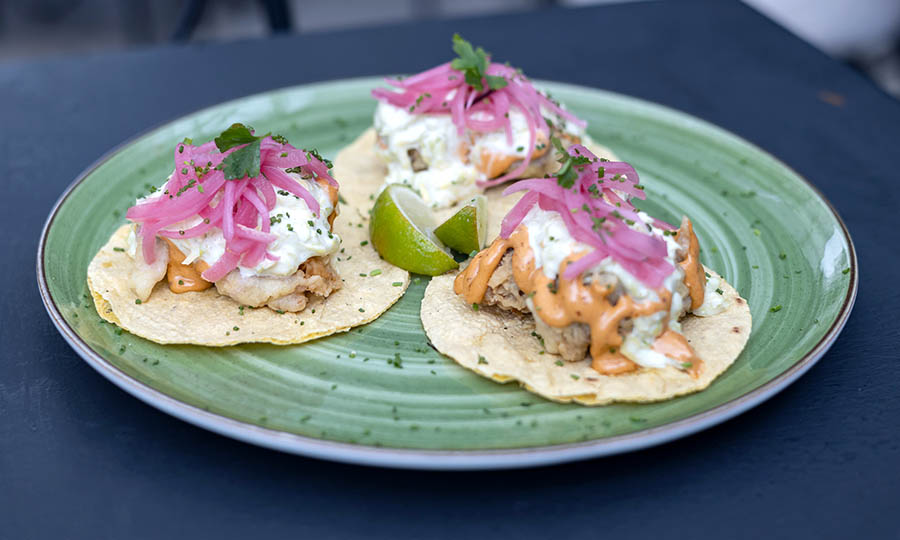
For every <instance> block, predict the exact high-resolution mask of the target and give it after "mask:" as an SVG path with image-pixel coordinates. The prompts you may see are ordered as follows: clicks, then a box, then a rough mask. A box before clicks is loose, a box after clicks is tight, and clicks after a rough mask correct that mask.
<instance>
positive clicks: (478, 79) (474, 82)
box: [450, 34, 509, 92]
mask: <svg viewBox="0 0 900 540" xmlns="http://www.w3.org/2000/svg"><path fill="white" fill-rule="evenodd" d="M453 52H455V53H456V54H457V58H454V59H453V60H452V61H451V62H450V67H452V68H453V69H455V70H457V71H461V72H462V73H463V75H464V76H465V80H466V84H468V85H469V86H471V87H472V88H474V89H475V90H477V91H479V92H482V91H484V81H487V84H488V88H489V89H491V90H499V89H500V88H503V87H504V86H506V85H507V84H509V81H507V80H506V78H505V77H501V76H498V75H488V74H487V69H488V53H486V52H485V51H484V49H482V48H481V47H478V48H472V44H471V43H469V42H468V41H466V40H465V39H463V38H462V36H460V35H459V34H453Z"/></svg>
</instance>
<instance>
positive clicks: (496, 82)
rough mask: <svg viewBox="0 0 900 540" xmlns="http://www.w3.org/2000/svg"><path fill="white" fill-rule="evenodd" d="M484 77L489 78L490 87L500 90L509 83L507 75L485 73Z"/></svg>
mask: <svg viewBox="0 0 900 540" xmlns="http://www.w3.org/2000/svg"><path fill="white" fill-rule="evenodd" d="M484 78H485V79H487V83H488V88H490V89H491V90H500V89H501V88H503V87H505V86H506V85H508V84H509V81H507V80H506V77H500V76H499V75H485V77H484Z"/></svg>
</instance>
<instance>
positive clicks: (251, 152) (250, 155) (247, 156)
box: [216, 139, 259, 180]
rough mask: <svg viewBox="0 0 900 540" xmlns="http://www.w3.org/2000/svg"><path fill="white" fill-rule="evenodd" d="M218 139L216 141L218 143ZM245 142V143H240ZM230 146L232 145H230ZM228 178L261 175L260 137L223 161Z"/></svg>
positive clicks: (234, 178) (235, 178)
mask: <svg viewBox="0 0 900 540" xmlns="http://www.w3.org/2000/svg"><path fill="white" fill-rule="evenodd" d="M218 142H219V141H218V139H216V143H217V144H218ZM238 144H243V143H238ZM229 148H230V147H229ZM222 165H223V166H224V167H223V171H224V173H225V179H226V180H240V179H242V178H244V177H248V176H249V177H250V178H253V177H254V176H259V139H256V140H254V141H253V142H251V143H250V144H248V145H247V146H245V147H243V148H239V149H237V150H235V151H234V152H232V153H230V154H228V155H227V156H226V157H225V160H224V161H222Z"/></svg>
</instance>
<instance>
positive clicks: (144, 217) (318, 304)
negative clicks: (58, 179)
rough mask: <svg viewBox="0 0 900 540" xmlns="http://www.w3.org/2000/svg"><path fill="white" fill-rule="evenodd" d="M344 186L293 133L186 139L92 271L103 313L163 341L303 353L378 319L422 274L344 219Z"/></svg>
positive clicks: (246, 131) (241, 132)
mask: <svg viewBox="0 0 900 540" xmlns="http://www.w3.org/2000/svg"><path fill="white" fill-rule="evenodd" d="M350 189H353V185H352V179H351V180H350ZM338 190H339V185H338V182H337V181H336V180H335V178H334V177H333V176H332V174H331V163H330V162H329V161H328V160H326V159H324V158H322V156H320V155H319V154H318V153H317V152H316V151H314V150H313V151H307V150H302V149H299V148H296V147H294V146H292V145H291V144H290V143H288V141H287V140H285V138H284V137H281V136H278V135H270V134H267V135H263V136H257V135H255V134H254V132H253V130H252V129H251V128H249V127H247V126H245V125H243V124H234V125H232V126H231V127H229V128H228V129H227V130H225V131H224V132H223V133H222V134H221V135H220V136H219V137H216V138H215V140H214V141H210V142H207V143H204V144H200V145H194V144H193V142H192V141H191V140H189V139H185V141H183V142H180V143H178V144H176V145H175V147H174V169H173V171H172V173H171V174H170V175H169V177H168V178H167V179H166V181H165V183H164V184H163V185H162V186H161V187H159V188H158V189H157V188H154V189H153V190H152V192H151V193H150V194H149V195H147V196H146V197H143V198H141V199H139V200H138V201H137V202H136V204H135V205H134V206H132V207H131V208H129V209H128V211H127V212H126V217H127V218H128V220H129V221H130V223H129V224H126V225H123V226H121V227H120V228H119V229H118V230H116V231H115V232H114V233H113V235H112V237H111V238H110V239H109V241H108V242H107V243H106V245H104V246H103V247H102V248H101V249H100V251H99V252H98V253H97V255H96V256H95V257H94V259H93V260H92V261H91V263H90V265H89V267H88V272H87V282H88V287H89V288H90V290H91V293H92V295H93V297H94V303H95V306H96V308H97V312H98V313H99V314H100V316H101V317H102V318H103V319H105V320H107V321H109V322H111V323H114V324H116V325H118V326H120V327H121V328H123V329H125V330H127V331H129V332H131V333H133V334H136V335H139V336H142V337H144V338H147V339H149V340H151V341H155V342H157V343H164V344H165V343H191V344H197V345H210V346H224V345H233V344H237V343H245V342H268V343H278V344H288V343H301V342H304V341H308V340H311V339H314V338H317V337H320V336H325V335H328V334H333V333H335V332H339V331H345V330H347V329H349V328H351V327H353V326H357V325H360V324H364V323H367V322H369V321H371V320H373V319H375V318H377V317H378V316H379V315H380V314H381V313H383V312H384V311H385V310H387V308H388V307H390V306H391V305H392V304H393V303H394V302H396V301H397V300H398V299H399V298H400V296H402V294H403V292H404V290H405V289H406V286H407V284H408V273H407V272H405V271H403V270H400V269H399V268H396V267H393V266H390V265H386V264H384V263H383V262H382V261H381V260H380V259H379V257H378V254H377V253H376V252H375V251H374V250H372V248H371V247H367V244H368V242H367V241H366V239H365V232H364V230H363V229H362V228H360V227H359V226H358V224H357V225H356V226H354V225H353V223H352V222H351V221H350V220H351V219H353V217H354V216H350V219H348V220H343V219H341V218H340V217H339V215H338V214H339V195H338Z"/></svg>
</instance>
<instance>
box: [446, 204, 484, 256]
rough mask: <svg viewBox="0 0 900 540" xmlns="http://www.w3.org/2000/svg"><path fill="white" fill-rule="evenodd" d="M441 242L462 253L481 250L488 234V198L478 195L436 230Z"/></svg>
mask: <svg viewBox="0 0 900 540" xmlns="http://www.w3.org/2000/svg"><path fill="white" fill-rule="evenodd" d="M434 235H435V236H437V237H438V238H439V239H440V240H441V242H443V243H444V244H446V245H448V246H450V247H452V248H453V249H455V250H456V251H458V252H460V253H465V254H467V255H468V254H469V253H471V252H473V251H480V250H481V248H482V246H484V240H485V237H486V236H487V199H485V197H484V195H476V196H475V197H474V198H473V199H472V200H471V201H469V202H467V203H466V204H465V205H464V206H463V207H462V208H460V209H459V211H458V212H457V213H455V214H453V215H452V216H450V219H448V220H447V221H445V222H443V223H441V224H440V226H438V228H437V229H435V230H434Z"/></svg>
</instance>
